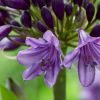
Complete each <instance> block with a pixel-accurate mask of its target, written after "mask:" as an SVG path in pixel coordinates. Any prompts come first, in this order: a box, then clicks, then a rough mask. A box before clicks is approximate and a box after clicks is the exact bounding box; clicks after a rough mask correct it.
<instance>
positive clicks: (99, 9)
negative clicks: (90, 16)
mask: <svg viewBox="0 0 100 100" xmlns="http://www.w3.org/2000/svg"><path fill="white" fill-rule="evenodd" d="M96 19H100V3H99V4H98V8H97V14H96Z"/></svg>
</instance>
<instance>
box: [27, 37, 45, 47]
mask: <svg viewBox="0 0 100 100" xmlns="http://www.w3.org/2000/svg"><path fill="white" fill-rule="evenodd" d="M44 43H45V41H43V40H41V39H35V38H31V37H27V38H26V44H27V45H30V46H31V47H33V48H36V47H37V46H39V45H43V44H44Z"/></svg>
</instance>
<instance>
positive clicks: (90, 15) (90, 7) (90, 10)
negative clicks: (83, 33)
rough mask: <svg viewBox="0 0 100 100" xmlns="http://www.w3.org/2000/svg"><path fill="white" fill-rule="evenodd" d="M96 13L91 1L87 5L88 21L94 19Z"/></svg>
mask: <svg viewBox="0 0 100 100" xmlns="http://www.w3.org/2000/svg"><path fill="white" fill-rule="evenodd" d="M94 13H95V8H94V5H93V4H92V3H89V4H88V5H87V7H86V16H87V20H88V22H91V21H92V19H93V16H94Z"/></svg>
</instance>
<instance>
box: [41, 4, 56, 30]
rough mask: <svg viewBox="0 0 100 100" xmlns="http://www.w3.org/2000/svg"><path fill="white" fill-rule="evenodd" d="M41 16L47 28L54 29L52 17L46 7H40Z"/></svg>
mask: <svg viewBox="0 0 100 100" xmlns="http://www.w3.org/2000/svg"><path fill="white" fill-rule="evenodd" d="M41 16H42V18H43V20H44V21H45V23H46V25H47V26H48V27H49V28H51V29H53V28H54V21H53V17H52V14H51V12H50V11H49V9H48V8H47V7H45V6H44V7H42V9H41Z"/></svg>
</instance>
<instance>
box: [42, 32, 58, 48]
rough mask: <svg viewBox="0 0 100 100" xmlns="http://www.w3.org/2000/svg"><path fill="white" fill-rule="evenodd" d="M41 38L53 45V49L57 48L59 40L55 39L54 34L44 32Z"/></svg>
mask: <svg viewBox="0 0 100 100" xmlns="http://www.w3.org/2000/svg"><path fill="white" fill-rule="evenodd" d="M43 38H44V39H45V40H46V41H48V42H50V43H52V44H53V45H55V47H58V46H59V40H58V39H57V38H56V36H54V34H53V33H52V32H51V31H49V30H48V31H46V32H45V33H44V35H43Z"/></svg>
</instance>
